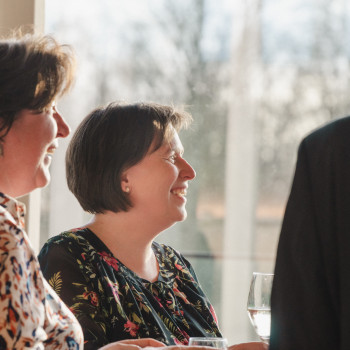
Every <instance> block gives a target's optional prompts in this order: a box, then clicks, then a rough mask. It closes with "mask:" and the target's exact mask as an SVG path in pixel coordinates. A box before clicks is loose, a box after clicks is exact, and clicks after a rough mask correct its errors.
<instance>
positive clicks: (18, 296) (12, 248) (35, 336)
mask: <svg viewBox="0 0 350 350" xmlns="http://www.w3.org/2000/svg"><path fill="white" fill-rule="evenodd" d="M24 211H25V210H24V205H23V204H22V203H20V202H17V201H16V200H14V199H12V198H10V197H8V196H6V195H4V194H2V193H0V349H28V348H30V349H44V348H45V349H82V347H83V333H82V330H81V327H80V325H79V323H78V322H77V320H76V318H75V317H74V315H73V314H72V313H71V312H70V311H69V310H68V308H67V307H66V306H65V305H64V303H63V302H62V301H61V300H60V299H59V297H58V296H57V295H56V293H55V292H54V291H53V290H52V288H51V287H50V286H49V285H48V283H47V282H46V280H45V279H44V277H43V275H42V272H41V270H40V266H39V263H38V260H37V258H36V256H35V253H34V251H33V248H32V247H31V245H30V242H29V239H28V236H27V234H26V233H25V231H24V229H23V228H24Z"/></svg>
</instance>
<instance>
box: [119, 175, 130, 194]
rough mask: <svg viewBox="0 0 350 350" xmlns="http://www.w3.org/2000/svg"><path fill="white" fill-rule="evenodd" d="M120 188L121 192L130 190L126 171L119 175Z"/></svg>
mask: <svg viewBox="0 0 350 350" xmlns="http://www.w3.org/2000/svg"><path fill="white" fill-rule="evenodd" d="M121 188H122V191H123V192H126V193H129V192H130V183H129V179H128V175H127V173H126V172H124V173H123V174H122V176H121Z"/></svg>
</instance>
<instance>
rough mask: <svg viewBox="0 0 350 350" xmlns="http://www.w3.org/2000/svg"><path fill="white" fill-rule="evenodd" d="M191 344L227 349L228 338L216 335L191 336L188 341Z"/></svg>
mask: <svg viewBox="0 0 350 350" xmlns="http://www.w3.org/2000/svg"><path fill="white" fill-rule="evenodd" d="M188 345H189V346H210V347H212V348H216V349H222V350H227V339H226V338H215V337H191V338H190V339H189V342H188Z"/></svg>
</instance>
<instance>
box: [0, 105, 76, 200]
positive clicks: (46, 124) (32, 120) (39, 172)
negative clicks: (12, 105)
mask: <svg viewBox="0 0 350 350" xmlns="http://www.w3.org/2000/svg"><path fill="white" fill-rule="evenodd" d="M69 133H70V129H69V126H68V125H67V123H66V122H65V121H64V119H63V118H62V116H61V115H60V114H59V113H58V112H57V110H56V107H55V105H54V104H53V105H52V106H51V107H49V108H46V109H45V110H43V111H31V110H28V109H23V110H21V111H20V112H19V113H18V114H17V115H16V118H15V120H14V123H13V125H12V127H11V129H10V130H9V132H8V134H7V135H6V136H5V138H4V142H3V155H2V156H0V191H2V192H4V193H6V194H8V195H10V196H12V197H18V196H22V195H24V194H27V193H29V192H31V191H33V190H34V189H36V188H39V187H44V186H46V185H47V184H48V182H49V181H50V173H49V166H50V164H51V157H52V155H53V153H54V152H55V150H56V149H57V147H58V138H59V137H66V136H67V135H69Z"/></svg>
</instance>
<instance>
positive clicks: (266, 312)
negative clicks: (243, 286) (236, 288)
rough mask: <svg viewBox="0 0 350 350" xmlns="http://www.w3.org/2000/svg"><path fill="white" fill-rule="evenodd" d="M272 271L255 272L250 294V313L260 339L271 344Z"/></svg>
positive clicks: (248, 305)
mask: <svg viewBox="0 0 350 350" xmlns="http://www.w3.org/2000/svg"><path fill="white" fill-rule="evenodd" d="M273 276H274V275H273V274H272V273H261V272H254V273H253V278H252V281H251V284H250V290H249V295H248V303H247V309H248V315H249V318H250V321H251V323H252V325H253V326H254V329H255V332H256V333H257V334H258V336H259V337H260V339H261V340H262V341H263V342H264V343H266V344H269V341H270V328H271V289H272V282H273Z"/></svg>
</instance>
